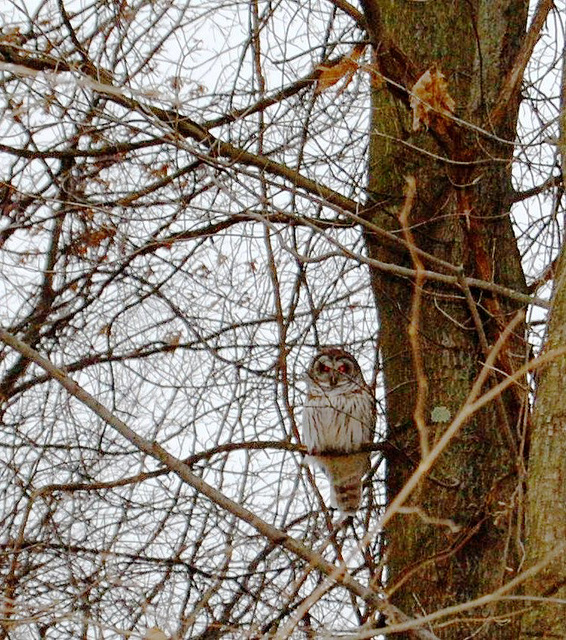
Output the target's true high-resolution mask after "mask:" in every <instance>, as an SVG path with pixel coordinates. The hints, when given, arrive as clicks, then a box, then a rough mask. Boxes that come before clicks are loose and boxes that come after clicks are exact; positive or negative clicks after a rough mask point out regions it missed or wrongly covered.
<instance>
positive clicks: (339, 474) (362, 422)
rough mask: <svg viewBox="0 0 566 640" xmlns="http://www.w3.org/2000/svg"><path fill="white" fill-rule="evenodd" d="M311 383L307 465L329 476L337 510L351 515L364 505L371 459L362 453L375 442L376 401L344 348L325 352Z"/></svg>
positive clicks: (305, 415) (305, 427)
mask: <svg viewBox="0 0 566 640" xmlns="http://www.w3.org/2000/svg"><path fill="white" fill-rule="evenodd" d="M307 378H308V388H307V396H306V399H305V404H304V412H303V441H304V444H305V445H306V447H307V450H308V452H309V456H308V457H307V461H313V462H316V464H318V465H319V466H320V467H321V468H322V469H323V470H324V472H325V473H326V475H327V477H328V480H329V482H330V487H331V496H332V506H334V507H338V508H339V509H340V511H342V512H343V513H344V514H347V515H351V514H353V513H354V512H355V511H356V510H357V509H358V507H359V506H360V502H361V499H362V479H363V477H364V475H365V474H366V473H367V472H368V471H369V468H370V454H369V453H356V451H358V450H359V448H360V445H362V444H368V443H371V441H372V439H373V430H374V426H375V399H374V397H373V394H372V393H371V391H370V389H369V387H368V386H367V384H366V382H365V380H364V376H363V374H362V371H361V369H360V365H359V364H358V363H357V361H356V359H355V358H354V356H352V355H351V354H349V353H348V352H347V351H344V350H343V349H338V348H334V347H329V348H326V349H322V350H321V351H320V352H319V353H318V354H317V355H316V356H315V357H314V359H313V361H312V362H311V365H310V367H309V369H308V371H307ZM350 452H351V453H352V455H336V454H337V453H350ZM325 453H326V454H327V455H325ZM332 454H334V455H332Z"/></svg>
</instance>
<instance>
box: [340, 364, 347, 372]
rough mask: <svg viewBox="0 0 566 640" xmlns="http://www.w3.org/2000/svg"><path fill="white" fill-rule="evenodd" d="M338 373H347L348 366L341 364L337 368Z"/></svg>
mask: <svg viewBox="0 0 566 640" xmlns="http://www.w3.org/2000/svg"><path fill="white" fill-rule="evenodd" d="M338 371H340V373H346V371H348V365H347V364H341V365H340V366H339V367H338Z"/></svg>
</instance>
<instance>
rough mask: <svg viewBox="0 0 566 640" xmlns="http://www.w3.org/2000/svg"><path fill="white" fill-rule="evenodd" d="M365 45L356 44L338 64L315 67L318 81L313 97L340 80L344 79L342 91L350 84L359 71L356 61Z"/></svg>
mask: <svg viewBox="0 0 566 640" xmlns="http://www.w3.org/2000/svg"><path fill="white" fill-rule="evenodd" d="M365 47H366V45H365V44H357V45H356V46H355V47H354V48H353V49H352V51H350V53H349V54H348V55H346V56H344V57H343V58H342V60H340V61H339V62H337V63H336V64H333V65H330V66H328V65H324V64H321V65H319V66H318V67H317V71H320V75H319V76H318V81H317V83H316V89H315V91H314V92H315V95H316V94H319V93H322V92H323V91H326V89H328V88H329V87H332V86H333V85H335V84H336V83H337V82H340V80H342V78H345V79H346V82H345V83H344V86H343V87H342V91H344V89H345V88H346V87H347V86H348V85H349V84H350V82H351V80H352V78H353V77H354V74H355V73H356V71H357V70H358V69H359V65H358V62H357V61H358V60H359V58H360V56H361V55H362V53H363V52H364V49H365Z"/></svg>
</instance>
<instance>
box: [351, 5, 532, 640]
mask: <svg viewBox="0 0 566 640" xmlns="http://www.w3.org/2000/svg"><path fill="white" fill-rule="evenodd" d="M362 5H363V7H364V11H365V15H366V20H367V22H368V29H369V31H370V33H371V35H372V40H373V44H374V47H375V49H376V59H377V65H378V66H379V68H380V70H381V72H382V73H383V75H384V76H386V77H388V78H391V79H393V80H395V82H396V83H398V84H401V85H405V86H406V87H407V88H408V89H410V88H411V87H412V85H413V84H414V82H415V81H416V80H417V79H418V78H419V77H420V76H421V75H422V74H423V73H424V72H425V71H426V70H427V69H429V68H433V67H436V69H438V70H439V71H441V72H442V73H443V74H444V76H445V78H446V80H447V83H448V91H449V93H450V95H451V96H452V98H453V99H454V101H455V104H456V107H455V112H456V115H457V116H458V117H459V118H461V119H463V120H465V121H467V122H470V123H473V124H475V125H477V126H479V127H482V128H483V129H486V130H488V131H489V132H490V133H494V134H496V135H497V136H498V137H499V138H504V139H508V140H513V139H514V131H515V125H516V119H517V110H518V96H517V95H516V92H515V94H513V95H514V97H513V98H512V99H511V100H510V102H509V104H508V105H507V108H506V109H505V110H504V116H503V117H501V118H500V119H499V121H498V122H497V126H496V127H493V126H492V124H491V122H492V121H491V120H490V114H492V113H493V111H494V108H495V106H496V103H497V97H498V95H499V92H500V90H501V88H502V86H503V82H504V80H505V77H506V74H507V72H508V71H509V69H510V68H511V66H512V64H513V60H514V58H515V54H516V52H517V50H518V48H519V46H520V45H521V41H522V38H523V34H524V29H525V19H526V10H527V3H526V2H525V1H523V0H520V1H519V0H507V1H501V2H493V3H487V2H486V3H483V2H472V3H416V2H415V3H399V2H393V1H385V0H384V1H380V2H379V3H377V2H373V1H371V0H365V1H364V2H362ZM378 5H379V6H378ZM389 43H395V50H393V49H392V47H391V45H390V44H389ZM403 56H405V58H403ZM400 59H402V60H403V64H395V62H397V63H398V61H399V60H400ZM390 87H391V85H390V84H388V83H387V82H386V83H385V84H384V85H383V86H381V87H378V88H376V89H375V90H374V92H373V97H372V137H371V143H370V145H371V146H370V154H369V158H370V160H369V162H370V167H369V189H368V190H369V198H368V218H369V220H370V221H371V222H374V223H375V224H377V225H379V226H381V227H384V228H386V229H388V230H390V231H393V232H395V233H397V234H398V235H399V236H400V237H402V231H401V224H400V222H399V218H398V213H399V209H400V207H401V206H402V204H403V190H404V183H405V177H406V176H408V175H413V176H414V177H415V178H416V185H417V193H416V198H415V201H414V203H413V205H412V208H411V212H410V219H409V224H410V225H411V229H412V234H413V236H414V241H415V243H416V245H417V246H418V247H419V248H420V249H422V250H424V251H426V252H427V253H429V254H431V255H432V256H434V257H435V258H439V259H442V260H445V261H447V262H449V263H451V264H452V265H462V266H463V272H464V273H465V275H467V276H474V277H477V278H481V279H484V280H488V281H493V282H496V283H499V284H503V285H505V286H508V287H512V288H514V289H516V290H519V291H524V290H525V282H524V276H523V272H522V268H521V264H520V256H519V252H518V249H517V245H516V241H515V238H514V235H513V230H512V227H511V221H510V219H509V215H508V214H509V196H510V193H511V158H512V151H513V147H512V145H510V144H503V143H500V142H498V141H496V140H494V139H493V137H489V136H486V135H483V136H482V135H479V136H478V135H477V133H476V132H475V131H473V130H470V129H466V128H462V127H459V126H458V125H455V124H454V123H453V122H449V121H448V120H447V121H446V122H444V123H443V124H441V126H437V127H436V129H435V127H434V125H431V126H430V127H429V128H428V129H427V128H425V127H421V131H418V132H415V131H413V130H412V121H411V119H412V114H411V113H410V110H409V109H408V107H407V102H408V100H407V98H406V97H404V96H403V93H402V91H396V90H395V89H393V91H392V90H390ZM394 94H396V95H394ZM419 149H421V150H422V151H419ZM442 158H444V159H445V160H443V159H442ZM367 247H368V253H369V256H370V257H371V258H375V259H378V260H381V261H385V262H390V263H394V264H398V265H401V266H405V267H409V268H414V265H413V261H412V260H411V257H410V254H409V252H408V251H403V250H400V249H398V248H397V247H396V246H394V245H389V246H388V245H386V244H385V243H384V242H383V241H382V240H381V238H380V237H378V236H374V235H372V234H371V232H368V233H367ZM424 266H425V268H427V269H433V270H436V271H443V270H444V269H443V268H442V267H439V265H438V263H433V262H431V261H430V260H428V261H427V260H424ZM372 284H373V289H374V294H375V298H376V303H377V306H378V309H379V315H380V331H381V333H380V347H381V354H382V363H383V371H384V376H385V385H386V392H387V420H388V427H389V435H388V438H389V441H390V443H391V444H392V445H393V449H394V450H395V451H396V453H395V454H394V455H391V457H390V458H389V461H388V475H387V491H388V496H389V502H391V500H393V499H394V498H395V496H396V495H397V494H398V492H399V491H400V490H401V488H402V487H403V485H404V484H405V483H406V481H407V479H408V478H409V476H411V474H412V473H413V472H414V471H415V467H416V465H417V464H418V462H419V460H420V458H421V456H422V453H423V451H422V450H421V449H420V446H421V444H420V443H421V440H420V439H419V433H418V429H417V428H416V425H415V420H414V415H413V414H414V411H415V400H416V398H417V394H418V385H417V378H418V376H417V370H416V369H415V364H414V363H415V356H416V355H419V354H418V353H417V354H416V353H415V352H414V349H412V348H411V342H410V339H409V332H408V329H409V324H410V322H411V316H412V301H413V296H414V295H415V287H414V281H413V280H409V279H403V278H400V277H394V276H391V275H389V274H386V273H384V272H380V271H379V270H378V269H374V270H373V272H372ZM420 293H421V296H422V297H421V300H420V307H419V309H420V318H419V327H418V329H419V331H418V340H419V352H420V356H421V357H422V360H423V365H422V375H421V383H423V384H424V383H425V382H426V384H427V388H426V401H425V403H424V411H423V418H424V422H425V424H426V430H427V440H428V446H429V447H431V446H433V445H434V443H435V442H437V441H438V438H439V437H440V436H441V435H442V433H443V432H444V430H445V429H446V427H447V425H448V424H449V423H450V419H451V418H452V417H454V416H455V414H456V413H457V412H458V410H459V408H460V407H461V405H462V404H463V403H464V402H465V401H466V398H467V397H468V394H469V391H470V388H471V386H472V384H473V382H474V380H475V379H476V377H477V376H478V374H479V372H480V370H481V367H482V362H484V361H485V358H486V355H487V351H488V347H489V346H491V345H493V344H494V342H495V341H496V339H497V337H498V336H499V335H500V332H501V331H502V329H503V327H504V326H505V325H506V324H507V323H508V322H509V320H510V318H511V317H512V316H513V315H514V314H515V312H516V310H517V308H518V306H517V303H514V302H511V301H510V300H506V299H503V298H498V297H496V296H495V295H491V294H486V293H485V292H484V293H482V294H479V293H478V292H474V291H472V292H469V293H470V294H471V296H468V299H467V300H466V296H465V291H464V290H463V289H456V288H454V289H453V290H448V289H446V286H445V285H442V286H439V285H438V284H437V283H435V282H433V281H431V280H428V281H426V282H425V284H424V286H423V287H422V289H421V291H420ZM472 297H473V300H474V304H472V303H471V298H472ZM472 308H474V309H475V310H476V311H477V313H476V314H475V319H474V314H472V312H471V310H472ZM522 335H523V332H522V329H521V326H519V329H518V330H516V335H515V336H514V337H513V338H512V339H511V340H510V341H509V342H508V343H507V345H506V347H505V348H504V349H503V350H502V352H501V354H500V357H499V358H498V360H497V368H498V369H499V370H503V371H506V372H507V373H509V372H510V371H511V370H513V369H514V368H516V367H517V364H518V360H519V359H520V358H521V356H522V357H523V358H524V356H525V351H526V349H525V345H524V343H523V340H522ZM494 382H495V379H494V377H493V376H492V377H491V378H490V379H489V384H493V383H494ZM421 389H422V392H424V391H425V388H424V386H421ZM520 395H521V393H520V390H519V388H518V387H517V388H515V389H513V390H511V391H509V392H508V393H507V395H504V396H503V397H501V400H500V402H499V403H497V402H495V403H492V404H490V405H489V406H487V407H486V408H485V409H483V410H482V411H480V412H478V413H477V414H475V415H474V417H473V418H472V419H470V420H468V421H467V423H465V425H464V426H463V427H462V429H461V430H460V431H459V432H458V433H457V435H456V436H455V437H454V438H453V439H452V441H451V443H450V445H449V447H448V448H447V449H446V450H445V451H444V453H443V454H442V455H441V456H440V458H439V459H438V460H437V462H436V464H435V465H434V467H433V468H432V471H431V473H430V475H429V476H428V477H427V478H425V479H423V480H421V482H420V483H419V484H418V486H417V488H416V489H415V490H414V491H413V492H412V494H411V496H410V498H409V499H408V500H407V501H406V503H405V507H414V508H415V509H413V512H412V513H402V514H399V513H397V514H396V515H395V516H394V517H393V518H392V520H391V521H390V522H389V523H388V526H387V540H388V546H387V550H388V566H389V572H390V573H389V576H390V577H389V583H388V592H389V594H390V596H391V599H392V601H393V602H394V603H395V604H396V605H397V606H399V607H400V608H401V609H403V610H404V611H405V612H406V613H407V614H409V615H423V614H426V613H432V612H433V611H435V610H438V609H439V608H442V607H445V606H452V605H456V604H459V603H464V602H466V601H468V600H471V599H473V598H475V597H477V596H480V595H484V594H486V593H489V592H490V591H491V590H493V589H496V588H498V587H499V586H501V584H502V583H504V582H505V581H506V580H507V579H508V578H510V577H513V575H514V573H513V572H514V571H515V570H516V569H517V568H518V561H517V554H516V550H515V548H514V546H513V544H512V542H511V541H512V540H514V539H515V535H516V526H517V523H516V521H515V515H514V504H513V496H514V492H515V489H516V487H517V483H518V482H519V475H518V471H517V470H518V469H519V468H520V465H518V462H517V451H518V450H519V442H518V440H519V438H518V436H517V425H518V424H519V418H520V414H521V397H520ZM417 507H418V513H417V511H416V508H417ZM423 516H424V517H423ZM446 521H451V523H453V526H452V527H450V526H448V525H447V523H446ZM456 528H457V529H458V530H456ZM508 612H510V605H509V604H507V605H506V606H504V607H496V606H494V607H491V608H484V609H482V610H480V611H478V610H474V611H473V612H472V613H473V616H474V618H475V619H474V622H472V621H471V620H468V621H464V620H463V621H462V622H461V623H460V624H453V625H452V626H449V627H447V628H445V629H443V628H440V627H439V628H437V629H435V632H436V633H437V634H438V635H439V637H442V638H458V640H461V639H462V638H463V637H465V636H466V635H468V634H471V633H473V632H475V631H478V634H477V635H476V636H474V637H476V638H490V639H502V638H516V637H517V633H518V632H517V623H516V621H515V620H514V619H513V618H510V617H509V616H508V615H507V614H508ZM495 616H502V618H501V617H500V618H499V619H498V624H495V623H494V622H493V618H494V617H495ZM480 617H483V618H484V620H480V621H479V622H478V619H479V618H480ZM502 619H503V620H505V624H500V623H501V621H502Z"/></svg>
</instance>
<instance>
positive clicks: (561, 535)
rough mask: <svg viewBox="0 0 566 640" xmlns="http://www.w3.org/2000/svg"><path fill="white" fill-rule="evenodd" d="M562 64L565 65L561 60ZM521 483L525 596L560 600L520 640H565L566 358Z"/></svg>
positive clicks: (557, 324)
mask: <svg viewBox="0 0 566 640" xmlns="http://www.w3.org/2000/svg"><path fill="white" fill-rule="evenodd" d="M565 62H566V60H565ZM560 124H561V132H562V135H561V155H562V175H563V178H564V179H565V180H566V64H564V66H563V69H562V116H561V123H560ZM565 345H566V251H565V248H564V243H563V245H562V255H561V257H560V261H559V265H558V269H557V273H556V277H555V280H554V297H553V302H552V311H551V314H550V323H549V326H548V339H547V344H546V349H554V348H557V347H564V346H565ZM539 376H540V381H539V385H538V389H537V395H536V405H535V412H534V417H533V432H532V436H531V447H530V455H529V473H528V481H527V488H528V492H527V498H528V508H527V557H528V567H529V568H534V567H536V566H537V565H539V566H540V567H541V568H540V570H539V571H538V572H537V573H536V575H535V577H534V578H533V579H532V580H531V581H530V582H529V583H528V584H527V587H526V591H527V594H528V595H532V596H535V597H537V598H540V597H544V598H553V599H554V600H556V599H561V600H562V603H561V604H559V603H557V602H556V601H554V602H551V601H550V600H547V601H546V602H540V601H534V602H533V603H532V609H530V610H528V611H527V613H526V614H525V616H524V619H523V628H522V637H523V638H525V640H527V639H528V638H566V606H565V605H564V602H565V601H566V546H565V544H566V402H565V400H564V380H565V379H566V356H562V357H561V358H559V359H557V360H556V361H554V362H552V363H551V364H550V365H548V366H547V367H546V368H545V369H544V370H543V371H541V372H540V373H539Z"/></svg>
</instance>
